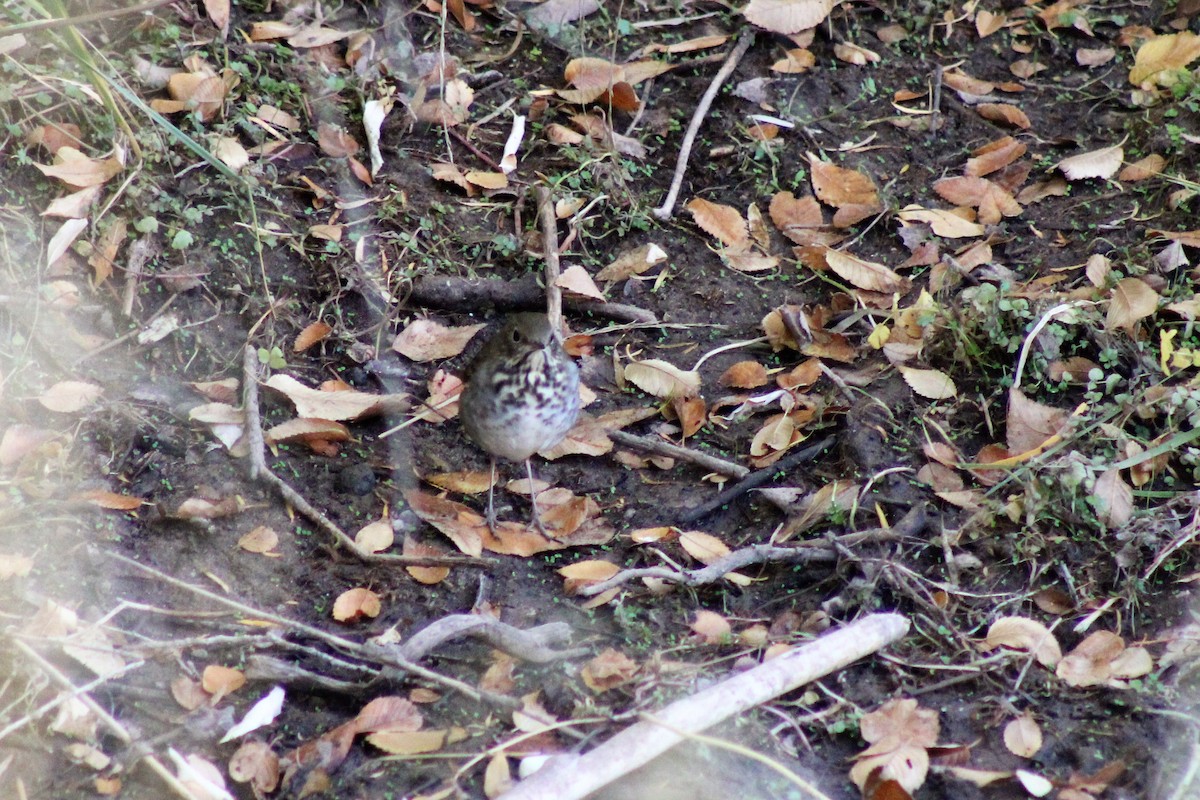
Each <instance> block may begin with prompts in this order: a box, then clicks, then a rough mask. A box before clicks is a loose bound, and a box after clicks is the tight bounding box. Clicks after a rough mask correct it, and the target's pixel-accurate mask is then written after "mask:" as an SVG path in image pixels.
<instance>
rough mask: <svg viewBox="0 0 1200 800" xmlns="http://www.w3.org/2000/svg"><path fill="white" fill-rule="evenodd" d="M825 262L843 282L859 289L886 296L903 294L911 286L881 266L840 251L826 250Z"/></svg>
mask: <svg viewBox="0 0 1200 800" xmlns="http://www.w3.org/2000/svg"><path fill="white" fill-rule="evenodd" d="M825 262H826V263H827V264H828V265H829V268H830V269H831V270H833V271H834V272H836V273H837V274H838V276H839V277H841V278H842V279H843V280H846V281H849V282H850V283H851V284H853V285H854V286H856V287H858V288H859V289H866V290H867V291H871V292H885V293H888V294H891V293H899V294H904V293H905V292H907V291H908V290H909V288H910V287H911V286H912V282H911V281H909V279H908V278H905V277H904V276H902V275H899V274H897V273H896V272H894V271H892V270H891V269H888V268H887V267H885V266H884V265H883V264H879V263H876V262H874V261H867V260H866V259H862V258H859V257H858V256H854V255H851V254H849V253H846V252H843V251H841V250H833V249H826V250H825Z"/></svg>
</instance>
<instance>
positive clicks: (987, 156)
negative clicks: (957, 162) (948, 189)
mask: <svg viewBox="0 0 1200 800" xmlns="http://www.w3.org/2000/svg"><path fill="white" fill-rule="evenodd" d="M1027 149H1028V148H1027V147H1026V145H1025V143H1024V142H1020V141H1017V140H1016V139H1014V138H1012V137H1011V136H1005V137H1003V138H1000V139H997V140H996V141H994V142H988V143H987V144H985V145H984V146H983V147H980V148H979V149H977V150H975V151H974V152H973V153H972V154H971V158H968V159H967V166H966V169H965V170H964V172H965V173H966V174H967V175H968V176H971V177H975V178H981V177H983V176H984V175H989V174H991V173H993V172H995V171H996V170H998V169H1003V168H1004V167H1007V166H1008V165H1009V164H1011V163H1013V162H1014V161H1016V160H1017V159H1018V158H1020V157H1021V156H1023V155H1025V151H1026V150H1027Z"/></svg>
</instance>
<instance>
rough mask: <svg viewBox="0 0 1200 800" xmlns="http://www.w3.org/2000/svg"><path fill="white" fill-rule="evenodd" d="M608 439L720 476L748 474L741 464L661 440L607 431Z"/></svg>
mask: <svg viewBox="0 0 1200 800" xmlns="http://www.w3.org/2000/svg"><path fill="white" fill-rule="evenodd" d="M608 438H610V439H612V440H613V441H614V442H616V443H617V444H619V445H623V446H625V447H632V448H633V449H634V450H641V451H642V452H643V453H651V454H653V455H656V456H667V457H668V458H678V459H679V460H680V461H687V462H688V463H691V464H695V465H697V466H699V467H704V469H707V470H709V471H711V472H716V473H718V474H720V475H728V476H729V477H731V478H744V477H746V476H747V475H749V474H750V470H749V469H748V468H747V467H743V466H742V465H741V464H734V463H733V462H732V461H726V460H725V459H723V458H717V457H716V456H710V455H709V454H708V453H702V452H700V451H699V450H689V449H688V448H686V447H680V446H679V445H677V444H671V443H670V442H664V441H663V440H662V439H652V438H650V437H648V436H637V435H635V434H632V433H626V432H625V431H609V432H608Z"/></svg>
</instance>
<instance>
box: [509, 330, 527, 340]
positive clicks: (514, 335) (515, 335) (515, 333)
mask: <svg viewBox="0 0 1200 800" xmlns="http://www.w3.org/2000/svg"><path fill="white" fill-rule="evenodd" d="M509 335H510V336H512V340H513V344H520V343H521V340H522V339H524V338H525V337H524V336H522V335H521V329H520V328H513V329H512V333H511V334H509Z"/></svg>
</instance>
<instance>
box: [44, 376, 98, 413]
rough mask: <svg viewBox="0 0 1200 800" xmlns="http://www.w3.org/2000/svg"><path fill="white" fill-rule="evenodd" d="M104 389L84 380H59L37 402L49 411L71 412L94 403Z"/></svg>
mask: <svg viewBox="0 0 1200 800" xmlns="http://www.w3.org/2000/svg"><path fill="white" fill-rule="evenodd" d="M102 394H104V390H103V389H102V388H100V387H99V386H97V385H96V384H94V383H87V382H85V381H59V382H58V383H56V384H54V385H53V386H51V387H50V388H49V389H47V390H46V391H44V392H43V393H42V394H41V395H40V396H39V397H38V402H39V403H41V404H42V406H43V407H45V408H46V409H48V410H50V411H56V412H58V413H60V414H73V413H75V412H76V411H82V410H83V409H85V408H87V407H88V406H90V405H93V404H95V402H96V401H97V400H99V399H100V396H101V395H102Z"/></svg>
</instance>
